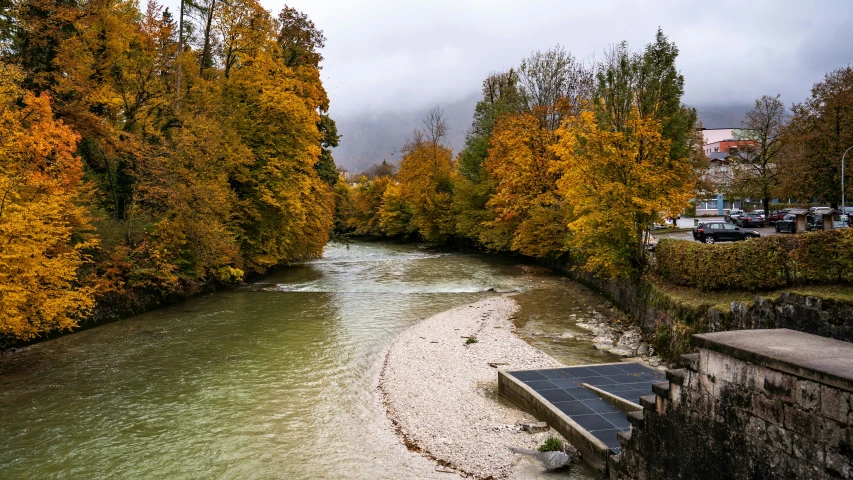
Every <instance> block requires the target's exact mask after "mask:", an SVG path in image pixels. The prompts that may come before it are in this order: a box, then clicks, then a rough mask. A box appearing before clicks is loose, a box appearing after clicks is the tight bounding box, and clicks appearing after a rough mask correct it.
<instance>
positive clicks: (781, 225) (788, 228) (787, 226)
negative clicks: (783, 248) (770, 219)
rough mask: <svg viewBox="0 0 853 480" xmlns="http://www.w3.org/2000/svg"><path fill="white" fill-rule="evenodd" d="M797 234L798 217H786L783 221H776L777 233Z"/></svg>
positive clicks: (789, 215)
mask: <svg viewBox="0 0 853 480" xmlns="http://www.w3.org/2000/svg"><path fill="white" fill-rule="evenodd" d="M782 232H786V233H797V216H796V215H791V214H788V215H785V216H784V217H782V219H781V220H776V233H782Z"/></svg>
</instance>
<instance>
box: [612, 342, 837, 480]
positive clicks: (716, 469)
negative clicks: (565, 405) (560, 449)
mask: <svg viewBox="0 0 853 480" xmlns="http://www.w3.org/2000/svg"><path fill="white" fill-rule="evenodd" d="M694 343H695V345H696V346H697V347H698V353H695V354H690V355H685V356H684V358H683V362H684V368H683V369H680V370H671V371H669V372H668V373H667V379H668V381H667V382H664V383H659V384H655V385H654V386H653V391H654V395H650V396H647V397H643V398H642V399H641V403H642V406H643V411H642V412H634V413H631V414H629V420H630V421H631V423H632V427H631V431H630V432H622V433H620V434H619V439H620V443H621V444H622V453H621V454H620V455H618V456H616V455H614V456H611V457H610V460H609V467H610V468H609V470H610V472H611V478H616V479H619V480H630V479H658V478H676V477H677V478H682V479H721V478H726V479H743V480H747V479H749V480H758V479H768V480H769V479H788V478H790V479H830V478H847V479H850V478H853V399H852V398H853V396H851V392H853V344H849V343H846V342H840V341H835V340H827V339H824V338H822V337H817V336H814V335H808V334H803V333H800V332H795V331H792V330H784V329H783V330H780V329H777V330H753V331H748V332H724V333H716V334H705V335H695V336H694Z"/></svg>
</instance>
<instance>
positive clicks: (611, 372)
mask: <svg viewBox="0 0 853 480" xmlns="http://www.w3.org/2000/svg"><path fill="white" fill-rule="evenodd" d="M507 373H509V374H510V375H512V376H514V377H515V378H517V379H519V380H521V381H522V382H524V383H525V384H526V385H527V386H528V387H530V388H532V389H533V390H535V391H536V392H537V393H538V394H539V395H541V396H542V397H543V398H544V399H545V400H547V401H548V402H550V403H551V405H552V406H553V408H555V409H557V410H559V411H561V412H563V413H564V414H566V415H567V416H568V417H569V418H571V419H572V420H574V421H575V423H577V424H578V425H580V426H581V427H582V428H584V429H586V430H587V431H589V432H590V433H591V434H592V435H593V436H595V437H596V438H598V439H599V440H601V441H602V442H603V443H604V444H605V445H606V446H607V447H608V448H610V450H611V451H612V452H614V453H619V441H618V440H617V438H616V433H618V432H620V431H626V430H629V429H630V424H629V423H628V419H627V415H626V414H625V412H622V411H620V410H619V409H618V408H616V407H614V406H613V405H611V404H610V403H608V402H606V401H605V400H602V399H601V398H600V397H599V395H598V394H597V393H595V392H593V391H592V390H589V389H588V388H585V387H583V386H581V384H583V383H586V384H588V385H592V386H595V387H596V388H600V389H601V390H604V391H605V392H608V393H611V394H613V395H616V396H618V397H620V398H623V399H625V400H628V401H629V402H633V403H636V404H639V403H640V397H641V396H643V395H649V394H651V393H652V384H653V383H657V382H661V381H664V380H665V379H666V377H665V375H664V373H663V372H659V371H657V370H654V369H651V368H649V367H646V366H645V365H641V364H639V363H619V364H607V365H585V366H582V367H566V368H551V369H542V370H524V371H517V372H507Z"/></svg>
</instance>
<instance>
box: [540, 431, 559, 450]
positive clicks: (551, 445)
mask: <svg viewBox="0 0 853 480" xmlns="http://www.w3.org/2000/svg"><path fill="white" fill-rule="evenodd" d="M539 451H540V452H562V451H563V441H562V440H560V439H559V438H557V437H554V436H551V435H548V438H547V439H546V440H545V443H543V444H542V445H540V446H539Z"/></svg>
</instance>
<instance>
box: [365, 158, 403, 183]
mask: <svg viewBox="0 0 853 480" xmlns="http://www.w3.org/2000/svg"><path fill="white" fill-rule="evenodd" d="M396 170H397V168H396V167H395V166H394V164H393V163H388V161H387V160H382V163H375V164H373V165H371V166H370V167H368V168H367V170H365V171H364V172H362V174H361V175H363V176H364V177H365V178H367V179H368V180H373V179H376V178H379V177H393V176H394V172H395V171H396Z"/></svg>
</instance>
